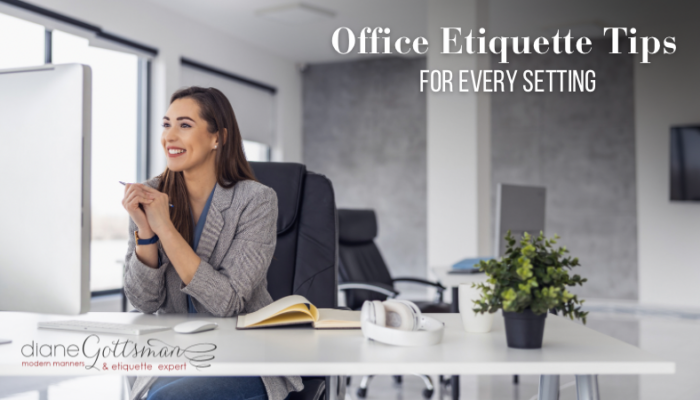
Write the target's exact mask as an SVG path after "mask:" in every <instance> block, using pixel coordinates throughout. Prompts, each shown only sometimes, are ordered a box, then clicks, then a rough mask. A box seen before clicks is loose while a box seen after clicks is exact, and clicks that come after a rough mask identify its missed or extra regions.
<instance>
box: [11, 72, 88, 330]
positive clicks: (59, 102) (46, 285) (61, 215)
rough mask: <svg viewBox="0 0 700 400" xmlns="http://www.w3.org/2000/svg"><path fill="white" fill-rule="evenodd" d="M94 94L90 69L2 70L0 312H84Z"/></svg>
mask: <svg viewBox="0 0 700 400" xmlns="http://www.w3.org/2000/svg"><path fill="white" fill-rule="evenodd" d="M91 92H92V73H91V69H90V67H89V66H87V65H82V64H58V65H54V64H46V65H42V66H36V67H29V68H13V69H2V70H0V121H2V124H1V125H0V137H2V146H3V156H2V157H0V187H1V188H2V193H3V194H2V196H0V207H1V209H2V214H3V216H2V220H1V221H2V222H1V227H0V310H3V311H26V312H37V313H47V314H64V315H77V314H82V313H86V312H88V310H89V307H90V137H91ZM1 336H2V327H0V337H1Z"/></svg>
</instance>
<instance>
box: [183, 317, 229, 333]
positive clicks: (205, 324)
mask: <svg viewBox="0 0 700 400" xmlns="http://www.w3.org/2000/svg"><path fill="white" fill-rule="evenodd" d="M217 326H218V324H217V323H216V322H209V321H202V320H196V321H187V322H183V323H181V324H177V325H175V326H174V327H173V330H174V331H175V332H177V333H198V332H204V331H209V330H212V329H215V328H216V327H217Z"/></svg>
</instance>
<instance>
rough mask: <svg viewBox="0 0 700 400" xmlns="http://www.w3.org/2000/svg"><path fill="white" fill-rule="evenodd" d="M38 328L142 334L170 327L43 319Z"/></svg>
mask: <svg viewBox="0 0 700 400" xmlns="http://www.w3.org/2000/svg"><path fill="white" fill-rule="evenodd" d="M38 326H39V328H44V329H63V330H68V331H81V332H97V333H113V334H127V335H143V334H144V333H151V332H158V331H165V330H168V329H172V328H171V327H169V326H157V325H136V324H117V323H112V322H97V321H78V320H68V321H43V322H39V323H38Z"/></svg>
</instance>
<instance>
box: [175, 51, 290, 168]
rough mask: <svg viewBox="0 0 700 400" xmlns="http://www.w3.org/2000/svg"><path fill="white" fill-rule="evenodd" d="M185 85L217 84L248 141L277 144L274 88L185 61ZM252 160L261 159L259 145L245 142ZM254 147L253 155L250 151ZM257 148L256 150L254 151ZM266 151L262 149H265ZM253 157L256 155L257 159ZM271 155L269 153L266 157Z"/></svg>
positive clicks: (267, 144) (270, 145)
mask: <svg viewBox="0 0 700 400" xmlns="http://www.w3.org/2000/svg"><path fill="white" fill-rule="evenodd" d="M180 83H181V85H182V86H202V87H215V88H217V89H219V90H220V91H221V92H222V93H223V94H224V95H225V96H226V98H227V99H228V101H229V102H230V103H231V106H232V107H233V112H234V113H235V114H236V121H238V128H239V129H240V130H241V137H243V139H244V140H245V141H250V142H251V143H252V142H255V143H257V144H258V145H261V146H265V147H266V148H268V149H269V148H271V147H273V146H275V144H276V143H275V94H274V89H272V90H271V89H265V88H261V87H258V86H256V85H255V84H252V85H251V84H249V83H246V82H244V81H241V80H239V79H232V78H231V77H228V76H226V72H224V71H220V72H219V73H217V72H213V71H211V70H206V69H204V68H200V67H195V66H193V65H190V64H187V63H183V64H182V68H181V70H180ZM244 146H245V150H246V155H247V156H248V160H249V161H258V159H257V158H258V157H259V155H258V150H259V149H260V147H256V146H257V145H251V144H244ZM249 148H251V149H252V150H251V154H248V152H247V150H248V149H249ZM253 149H254V150H253ZM261 151H262V150H261ZM250 157H255V158H256V159H255V160H253V159H251V158H250ZM264 157H267V156H264Z"/></svg>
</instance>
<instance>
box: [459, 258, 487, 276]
mask: <svg viewBox="0 0 700 400" xmlns="http://www.w3.org/2000/svg"><path fill="white" fill-rule="evenodd" d="M492 259H493V257H478V258H465V259H464V260H461V261H458V262H457V263H455V264H453V265H452V270H451V271H449V273H450V274H478V273H481V271H479V263H480V262H481V261H488V260H492Z"/></svg>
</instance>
